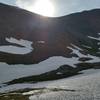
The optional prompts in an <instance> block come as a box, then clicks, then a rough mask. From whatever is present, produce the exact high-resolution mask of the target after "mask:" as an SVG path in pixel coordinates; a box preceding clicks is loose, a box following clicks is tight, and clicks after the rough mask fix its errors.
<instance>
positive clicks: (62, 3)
mask: <svg viewBox="0 0 100 100" xmlns="http://www.w3.org/2000/svg"><path fill="white" fill-rule="evenodd" d="M36 1H37V0H16V5H17V6H19V7H21V8H24V9H27V10H32V9H31V8H32V7H33V4H34V3H35V2H36ZM51 2H52V3H53V4H54V6H55V8H56V11H55V12H56V14H55V16H63V15H67V14H71V13H75V12H80V11H83V10H90V9H94V8H100V0H90V1H89V0H51Z"/></svg>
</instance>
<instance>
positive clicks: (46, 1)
mask: <svg viewBox="0 0 100 100" xmlns="http://www.w3.org/2000/svg"><path fill="white" fill-rule="evenodd" d="M31 10H33V11H34V12H36V13H38V14H41V15H43V16H50V17H52V16H53V15H54V6H53V4H52V3H51V2H50V0H37V1H36V3H35V4H34V5H33V7H32V8H31Z"/></svg>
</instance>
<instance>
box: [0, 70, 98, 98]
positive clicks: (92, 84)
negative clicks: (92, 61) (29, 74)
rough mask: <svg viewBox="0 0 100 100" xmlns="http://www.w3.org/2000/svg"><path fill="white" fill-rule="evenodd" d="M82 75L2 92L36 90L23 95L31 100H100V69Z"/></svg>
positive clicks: (1, 90)
mask: <svg viewBox="0 0 100 100" xmlns="http://www.w3.org/2000/svg"><path fill="white" fill-rule="evenodd" d="M82 73H83V74H81V75H76V76H74V77H70V78H65V79H60V80H56V81H47V82H40V83H36V84H27V83H24V84H15V85H10V86H6V87H2V88H1V89H0V92H1V93H3V92H8V91H14V90H18V89H25V88H30V89H34V88H35V89H36V90H31V91H28V92H23V93H22V95H29V100H100V69H90V70H84V71H82ZM39 88H40V90H39ZM41 88H43V89H42V90H41ZM55 90H56V91H55Z"/></svg>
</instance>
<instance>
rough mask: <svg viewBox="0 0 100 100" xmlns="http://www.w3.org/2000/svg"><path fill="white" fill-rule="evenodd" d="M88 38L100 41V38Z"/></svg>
mask: <svg viewBox="0 0 100 100" xmlns="http://www.w3.org/2000/svg"><path fill="white" fill-rule="evenodd" d="M88 38H90V39H94V40H97V41H100V37H98V38H96V37H92V36H88Z"/></svg>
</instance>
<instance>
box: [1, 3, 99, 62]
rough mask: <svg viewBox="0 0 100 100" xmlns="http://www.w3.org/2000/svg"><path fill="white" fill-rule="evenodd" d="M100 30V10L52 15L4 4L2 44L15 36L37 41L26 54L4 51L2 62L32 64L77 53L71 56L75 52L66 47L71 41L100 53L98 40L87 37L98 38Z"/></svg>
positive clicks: (2, 11)
mask: <svg viewBox="0 0 100 100" xmlns="http://www.w3.org/2000/svg"><path fill="white" fill-rule="evenodd" d="M99 32H100V10H99V9H95V10H91V11H85V12H82V13H76V14H71V15H68V16H64V17H59V18H49V17H42V16H40V15H37V14H34V13H31V12H28V11H25V10H22V9H19V8H17V7H12V6H8V5H4V4H0V46H2V45H8V44H9V43H8V42H7V41H6V40H5V38H6V37H8V38H10V37H13V38H16V39H18V40H19V39H24V40H28V41H31V42H33V44H32V47H33V48H34V50H33V51H32V52H30V53H29V54H25V55H19V54H18V55H16V54H11V53H4V52H0V61H1V62H7V63H9V64H32V63H38V62H40V61H42V60H45V59H47V58H48V57H51V56H64V57H70V56H73V55H70V53H71V52H72V51H71V50H69V49H67V48H66V47H67V46H70V44H71V43H72V44H75V45H77V46H79V47H81V48H82V49H83V51H85V52H87V53H90V54H93V55H96V56H100V55H99V54H97V51H98V46H97V45H95V44H96V43H97V41H94V40H91V39H89V38H88V37H87V36H93V37H98V34H97V33H99ZM37 41H45V43H43V44H41V43H37ZM82 44H83V45H88V46H91V47H92V49H87V48H85V47H83V46H82ZM94 48H95V49H94ZM76 56H77V55H76Z"/></svg>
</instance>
